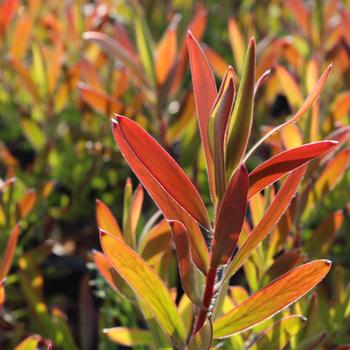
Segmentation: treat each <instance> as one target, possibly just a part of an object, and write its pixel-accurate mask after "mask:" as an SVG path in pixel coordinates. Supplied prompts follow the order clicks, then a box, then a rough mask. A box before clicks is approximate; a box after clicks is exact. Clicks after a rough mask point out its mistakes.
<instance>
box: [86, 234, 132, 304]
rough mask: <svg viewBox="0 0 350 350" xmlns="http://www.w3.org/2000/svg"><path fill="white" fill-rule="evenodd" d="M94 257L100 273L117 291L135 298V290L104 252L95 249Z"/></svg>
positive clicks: (127, 296)
mask: <svg viewBox="0 0 350 350" xmlns="http://www.w3.org/2000/svg"><path fill="white" fill-rule="evenodd" d="M117 238H118V237H117ZM92 257H93V259H94V263H95V265H96V267H97V269H98V271H99V273H100V274H101V275H102V277H103V278H104V279H105V280H106V281H107V283H108V284H109V285H110V286H111V287H112V288H113V289H114V290H115V291H117V292H119V293H120V294H121V295H122V296H124V297H126V298H129V299H135V295H134V292H133V291H132V290H131V289H130V287H129V286H128V285H127V284H126V283H125V281H124V280H123V279H122V278H121V277H120V275H119V274H118V272H117V271H116V270H115V269H114V267H113V266H112V265H111V263H110V262H109V261H108V259H107V258H106V256H105V255H104V254H102V253H101V252H98V251H96V250H94V251H93V252H92Z"/></svg>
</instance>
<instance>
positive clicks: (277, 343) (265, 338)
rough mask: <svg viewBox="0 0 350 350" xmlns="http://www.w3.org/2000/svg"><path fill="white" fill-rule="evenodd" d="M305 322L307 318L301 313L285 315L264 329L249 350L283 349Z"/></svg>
mask: <svg viewBox="0 0 350 350" xmlns="http://www.w3.org/2000/svg"><path fill="white" fill-rule="evenodd" d="M305 322H306V318H305V317H303V316H299V315H291V316H287V317H284V318H282V319H280V320H278V321H277V322H276V323H274V324H273V326H271V327H269V328H268V329H266V330H264V331H263V332H262V334H260V335H259V338H258V339H257V341H256V342H254V344H253V346H251V347H249V350H270V349H274V350H282V349H284V348H285V347H286V345H287V344H288V342H289V340H290V339H291V337H293V336H295V335H296V334H298V333H299V332H300V330H301V329H302V328H303V327H304V326H305Z"/></svg>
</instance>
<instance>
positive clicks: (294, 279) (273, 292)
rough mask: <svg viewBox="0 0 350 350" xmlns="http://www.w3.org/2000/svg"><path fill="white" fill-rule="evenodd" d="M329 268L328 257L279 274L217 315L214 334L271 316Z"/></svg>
mask: <svg viewBox="0 0 350 350" xmlns="http://www.w3.org/2000/svg"><path fill="white" fill-rule="evenodd" d="M330 268H331V262H330V261H329V260H316V261H313V262H310V263H307V264H304V265H301V266H299V267H297V268H295V269H293V270H292V271H289V272H287V273H286V274H284V275H282V276H280V277H279V278H277V279H276V280H274V281H273V282H272V283H270V284H269V285H267V286H266V287H264V288H262V289H261V290H259V291H258V292H256V293H255V294H253V295H252V296H251V297H249V298H248V299H247V300H245V301H244V302H243V303H242V304H240V305H238V306H237V307H236V308H234V309H233V310H232V311H230V312H229V313H227V314H225V315H223V316H221V317H219V318H218V319H217V320H216V321H215V322H214V324H213V328H214V337H215V338H225V337H229V336H231V335H233V334H235V333H239V332H242V331H244V330H247V329H249V328H251V327H253V326H255V325H256V324H258V323H260V322H261V321H264V320H266V319H267V318H270V317H272V316H273V315H275V314H276V313H278V312H280V311H282V310H283V309H284V308H286V307H287V306H289V305H290V304H292V303H294V302H296V301H297V300H298V299H300V298H301V297H302V296H304V295H305V294H306V293H307V292H309V291H310V290H311V289H312V288H314V287H315V286H316V285H317V284H318V283H320V282H321V281H322V280H323V278H324V277H325V276H326V274H327V273H328V271H329V269H330Z"/></svg>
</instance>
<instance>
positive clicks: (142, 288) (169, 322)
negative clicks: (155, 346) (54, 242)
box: [100, 231, 185, 347]
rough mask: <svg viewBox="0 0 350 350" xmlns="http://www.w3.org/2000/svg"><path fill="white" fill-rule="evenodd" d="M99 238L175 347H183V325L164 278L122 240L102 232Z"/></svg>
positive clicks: (108, 254)
mask: <svg viewBox="0 0 350 350" xmlns="http://www.w3.org/2000/svg"><path fill="white" fill-rule="evenodd" d="M100 239H101V245H102V248H103V251H104V253H105V254H106V256H107V257H108V259H109V260H110V262H111V263H112V265H113V266H114V268H115V269H116V270H117V271H118V272H119V274H120V275H121V276H122V277H123V278H124V280H125V281H126V282H127V283H128V284H129V285H130V287H131V288H132V289H133V290H134V291H135V293H136V294H137V295H138V297H139V298H140V299H142V301H143V302H144V303H145V305H146V306H147V307H148V308H149V309H150V311H151V312H152V313H153V315H154V317H155V318H156V319H157V321H158V322H159V324H160V326H161V327H162V328H163V330H164V331H165V332H166V334H167V335H168V336H169V338H170V339H171V340H172V341H173V342H174V344H176V346H179V347H182V346H184V342H185V330H184V325H183V323H182V320H181V319H180V316H179V314H178V312H177V309H176V306H175V304H174V302H173V301H172V299H171V297H170V294H169V291H168V290H167V289H166V287H165V286H164V284H163V282H162V281H161V279H160V278H159V277H158V276H157V275H156V274H155V273H154V272H153V270H152V269H151V268H150V267H149V266H148V265H147V263H146V262H145V261H144V260H143V259H142V258H141V257H140V256H139V255H137V254H136V253H135V252H134V251H133V250H132V249H130V248H129V247H128V246H127V245H126V244H125V243H123V242H122V241H121V240H119V239H117V238H115V237H113V236H111V235H109V234H107V233H103V232H102V231H101V235H100Z"/></svg>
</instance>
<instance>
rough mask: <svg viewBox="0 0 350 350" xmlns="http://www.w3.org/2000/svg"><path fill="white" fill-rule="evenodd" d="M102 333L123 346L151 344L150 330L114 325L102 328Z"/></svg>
mask: <svg viewBox="0 0 350 350" xmlns="http://www.w3.org/2000/svg"><path fill="white" fill-rule="evenodd" d="M103 333H104V334H106V335H107V337H108V339H109V340H111V341H112V342H113V343H116V344H119V345H123V346H131V347H134V346H150V345H152V344H153V339H152V335H151V334H150V332H149V331H145V330H142V329H134V328H126V327H115V328H108V329H104V330H103Z"/></svg>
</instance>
